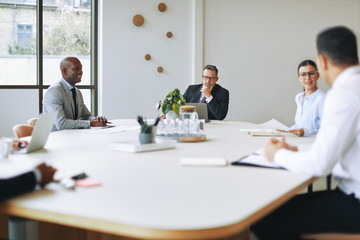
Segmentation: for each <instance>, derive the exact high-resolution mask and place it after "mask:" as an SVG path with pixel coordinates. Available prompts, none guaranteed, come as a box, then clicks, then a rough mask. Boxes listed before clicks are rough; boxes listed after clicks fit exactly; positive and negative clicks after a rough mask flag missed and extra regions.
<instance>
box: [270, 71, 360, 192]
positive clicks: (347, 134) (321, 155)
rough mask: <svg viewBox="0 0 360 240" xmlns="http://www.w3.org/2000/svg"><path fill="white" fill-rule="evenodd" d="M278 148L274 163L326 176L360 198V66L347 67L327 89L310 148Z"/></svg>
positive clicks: (299, 171) (296, 170) (292, 169)
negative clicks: (294, 150)
mask: <svg viewBox="0 0 360 240" xmlns="http://www.w3.org/2000/svg"><path fill="white" fill-rule="evenodd" d="M299 150H300V151H299V152H293V151H290V150H286V149H281V150H279V151H277V152H276V154H275V156H274V162H275V163H277V164H279V165H281V166H283V167H285V168H287V169H289V170H290V171H293V172H297V173H303V174H309V175H312V176H326V175H328V174H330V173H332V174H333V176H334V177H335V178H337V180H338V181H339V188H340V189H341V190H342V191H344V192H345V193H347V194H352V193H354V194H355V196H356V198H358V199H360V67H359V66H356V67H350V68H347V69H346V70H344V71H343V72H342V73H340V75H339V76H338V77H337V78H336V79H335V81H334V84H333V86H332V88H331V89H330V90H329V91H328V93H327V95H326V98H325V102H324V111H323V115H322V119H321V127H320V130H319V132H318V134H317V136H316V139H315V142H314V144H313V145H312V146H311V148H310V150H309V151H301V149H299Z"/></svg>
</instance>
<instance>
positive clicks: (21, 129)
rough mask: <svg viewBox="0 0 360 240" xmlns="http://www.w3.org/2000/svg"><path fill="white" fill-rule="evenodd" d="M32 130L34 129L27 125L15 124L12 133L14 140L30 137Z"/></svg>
mask: <svg viewBox="0 0 360 240" xmlns="http://www.w3.org/2000/svg"><path fill="white" fill-rule="evenodd" d="M33 130H34V127H33V126H30V125H27V124H17V125H15V126H14V127H13V132H14V135H15V137H16V138H22V137H27V136H31V134H32V131H33Z"/></svg>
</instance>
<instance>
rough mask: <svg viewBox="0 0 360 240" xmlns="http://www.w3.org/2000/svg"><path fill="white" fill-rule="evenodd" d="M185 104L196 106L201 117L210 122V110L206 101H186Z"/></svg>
mask: <svg viewBox="0 0 360 240" xmlns="http://www.w3.org/2000/svg"><path fill="white" fill-rule="evenodd" d="M185 105H191V106H195V107H196V112H197V114H198V116H199V119H205V122H209V117H208V110H207V104H206V103H186V104H185Z"/></svg>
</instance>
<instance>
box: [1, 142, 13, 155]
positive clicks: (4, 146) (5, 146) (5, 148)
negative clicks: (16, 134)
mask: <svg viewBox="0 0 360 240" xmlns="http://www.w3.org/2000/svg"><path fill="white" fill-rule="evenodd" d="M11 148H12V141H11V139H6V138H0V159H7V158H9V154H10V151H11Z"/></svg>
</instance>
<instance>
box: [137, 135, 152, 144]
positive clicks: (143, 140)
mask: <svg viewBox="0 0 360 240" xmlns="http://www.w3.org/2000/svg"><path fill="white" fill-rule="evenodd" d="M139 141H140V144H148V143H154V142H155V134H154V133H140V134H139Z"/></svg>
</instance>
